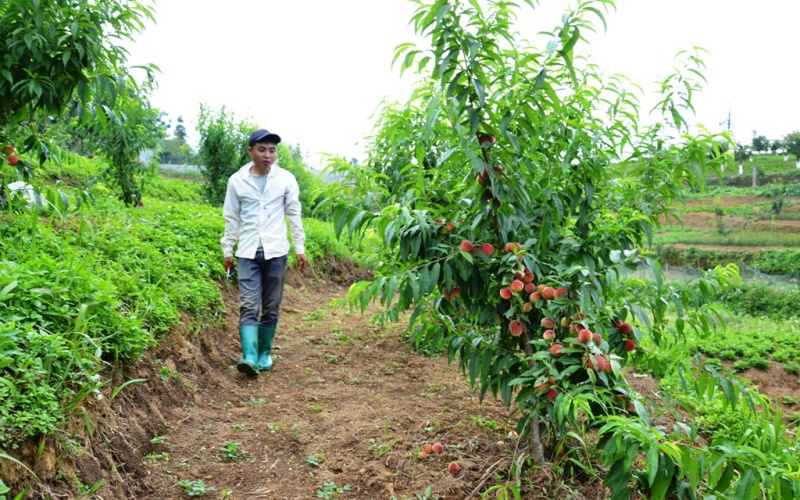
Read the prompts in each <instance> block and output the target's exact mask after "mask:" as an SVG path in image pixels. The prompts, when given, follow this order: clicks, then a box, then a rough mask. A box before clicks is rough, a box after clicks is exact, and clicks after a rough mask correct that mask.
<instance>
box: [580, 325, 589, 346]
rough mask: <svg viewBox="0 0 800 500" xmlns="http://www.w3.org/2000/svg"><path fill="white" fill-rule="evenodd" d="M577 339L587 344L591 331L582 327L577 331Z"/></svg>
mask: <svg viewBox="0 0 800 500" xmlns="http://www.w3.org/2000/svg"><path fill="white" fill-rule="evenodd" d="M578 340H580V341H581V342H583V343H584V344H588V343H589V342H591V341H592V332H591V331H590V330H587V329H586V328H584V329H583V330H581V331H579V332H578Z"/></svg>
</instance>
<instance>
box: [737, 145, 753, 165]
mask: <svg viewBox="0 0 800 500" xmlns="http://www.w3.org/2000/svg"><path fill="white" fill-rule="evenodd" d="M751 155H752V152H751V151H750V150H749V149H748V148H747V147H746V146H744V145H742V144H739V143H738V142H737V143H736V153H735V159H736V161H738V162H739V163H742V162H743V161H746V160H747V159H748V158H750V156H751Z"/></svg>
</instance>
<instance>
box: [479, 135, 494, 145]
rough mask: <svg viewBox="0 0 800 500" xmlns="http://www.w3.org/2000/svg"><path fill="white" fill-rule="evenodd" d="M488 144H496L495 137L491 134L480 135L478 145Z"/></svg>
mask: <svg viewBox="0 0 800 500" xmlns="http://www.w3.org/2000/svg"><path fill="white" fill-rule="evenodd" d="M484 142H488V143H489V144H490V145H491V144H494V136H493V135H491V134H478V144H483V143H484Z"/></svg>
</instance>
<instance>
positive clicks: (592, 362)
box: [587, 355, 606, 372]
mask: <svg viewBox="0 0 800 500" xmlns="http://www.w3.org/2000/svg"><path fill="white" fill-rule="evenodd" d="M587 366H588V367H589V368H590V369H592V370H594V371H596V372H601V371H603V370H605V369H606V360H605V359H604V358H603V356H600V355H597V356H595V357H594V358H592V357H591V356H590V357H589V361H588V362H587Z"/></svg>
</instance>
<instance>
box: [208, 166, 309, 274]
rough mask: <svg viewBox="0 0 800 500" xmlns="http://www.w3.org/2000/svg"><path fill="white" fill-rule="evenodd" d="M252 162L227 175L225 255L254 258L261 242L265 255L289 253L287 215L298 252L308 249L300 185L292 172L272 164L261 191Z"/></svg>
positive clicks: (224, 209) (223, 210)
mask: <svg viewBox="0 0 800 500" xmlns="http://www.w3.org/2000/svg"><path fill="white" fill-rule="evenodd" d="M252 166H253V162H250V163H248V164H247V165H245V166H243V167H242V168H240V169H239V171H238V172H236V173H235V174H233V175H232V176H230V178H229V179H228V190H227V192H226V193H225V204H224V205H223V207H222V216H223V217H224V219H225V233H224V234H223V236H222V239H221V240H220V244H221V245H222V253H223V255H224V256H225V257H229V256H232V255H233V247H234V245H236V242H237V241H238V242H239V246H238V247H237V248H236V257H244V258H246V259H253V258H255V256H256V250H257V249H258V247H259V246H263V247H264V258H265V259H272V258H275V257H282V256H284V255H286V254H288V253H289V238H288V237H287V235H286V223H285V222H284V215H285V216H286V217H287V218H288V219H289V229H290V230H291V231H292V241H293V242H294V250H295V253H297V254H304V253H305V241H306V234H305V231H304V230H303V220H302V219H301V218H300V209H301V207H300V200H299V196H300V188H299V187H298V186H297V179H295V178H294V175H292V173H291V172H289V171H288V170H285V169H283V168H281V167H279V166H278V165H277V164H273V165H272V167H271V168H270V170H269V173H268V174H267V185H266V186H265V187H264V191H263V192H261V191H260V190H259V189H258V186H256V183H255V182H254V181H253V179H251V178H250V168H251V167H252Z"/></svg>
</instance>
